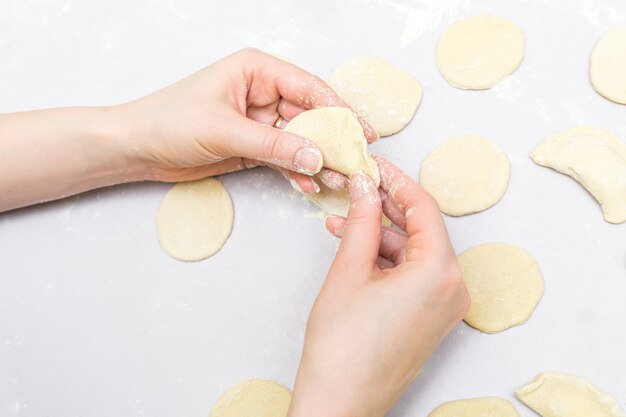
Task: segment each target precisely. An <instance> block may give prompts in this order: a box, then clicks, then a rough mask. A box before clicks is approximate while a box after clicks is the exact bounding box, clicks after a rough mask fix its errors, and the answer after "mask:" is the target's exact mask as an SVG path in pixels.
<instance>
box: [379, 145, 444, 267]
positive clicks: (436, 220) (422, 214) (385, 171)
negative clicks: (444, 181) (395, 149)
mask: <svg viewBox="0 0 626 417" xmlns="http://www.w3.org/2000/svg"><path fill="white" fill-rule="evenodd" d="M372 157H373V158H374V159H375V160H376V162H377V163H378V167H379V169H380V176H381V183H380V186H381V188H382V189H383V190H384V191H385V192H387V193H388V194H389V197H391V199H392V200H393V202H394V204H395V205H396V207H398V208H399V209H400V210H402V211H403V212H404V215H405V217H406V231H407V233H408V235H409V241H408V244H407V259H408V260H414V259H415V257H416V256H417V255H418V254H419V252H420V250H423V249H424V248H432V249H434V250H440V251H443V250H450V249H451V246H450V240H449V238H448V232H447V230H446V226H445V223H444V221H443V216H442V215H441V211H440V210H439V206H438V205H437V202H436V201H435V199H434V198H433V197H432V196H431V195H430V194H428V192H426V190H424V188H422V187H421V186H420V185H419V184H418V183H417V182H415V181H414V180H413V179H412V178H410V177H409V176H407V175H406V174H405V173H404V172H402V171H401V170H400V169H399V168H398V167H396V166H395V165H393V164H392V163H391V162H389V161H387V160H386V159H384V158H381V157H380V156H377V155H373V156H372Z"/></svg>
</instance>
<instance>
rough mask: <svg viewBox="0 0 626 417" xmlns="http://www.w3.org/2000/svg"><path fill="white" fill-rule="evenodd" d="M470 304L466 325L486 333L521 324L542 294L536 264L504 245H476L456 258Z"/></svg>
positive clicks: (522, 253)
mask: <svg viewBox="0 0 626 417" xmlns="http://www.w3.org/2000/svg"><path fill="white" fill-rule="evenodd" d="M458 259H459V264H460V265H461V272H462V274H463V281H464V282H465V285H466V286H467V290H468V291H469V294H470V298H471V300H472V305H471V307H470V311H469V312H468V313H467V315H466V316H465V319H464V320H465V322H466V323H467V324H469V325H470V326H472V327H475V328H477V329H478V330H481V331H483V332H486V333H497V332H500V331H502V330H505V329H508V328H509V327H512V326H515V325H518V324H521V323H524V322H525V321H526V320H527V319H528V317H530V315H531V313H532V312H533V310H534V309H535V306H536V305H537V303H538V302H539V300H540V299H541V295H542V294H543V278H542V276H541V271H540V270H539V266H538V265H537V262H535V260H534V259H533V258H532V256H530V255H529V254H528V253H527V252H525V251H523V250H522V249H520V248H518V247H517V246H513V245H509V244H506V243H486V244H483V245H479V246H475V247H473V248H471V249H469V250H467V251H465V252H464V253H462V254H461V255H460V256H459V258H458Z"/></svg>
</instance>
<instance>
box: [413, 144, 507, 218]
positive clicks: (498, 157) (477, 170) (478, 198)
mask: <svg viewBox="0 0 626 417" xmlns="http://www.w3.org/2000/svg"><path fill="white" fill-rule="evenodd" d="M509 174H510V164H509V159H508V158H507V156H506V154H505V153H504V151H503V150H502V148H500V146H498V145H497V144H496V143H495V142H493V141H491V140H489V139H487V138H483V137H480V136H457V137H454V138H452V139H448V140H447V141H446V142H444V143H443V144H441V145H439V146H438V147H437V148H435V150H433V151H432V152H431V153H430V154H429V155H428V156H427V157H426V159H424V162H422V168H421V170H420V183H421V184H422V186H424V188H425V189H426V191H428V192H429V193H430V194H432V196H433V197H435V199H436V200H437V203H439V207H440V208H441V211H443V212H444V213H446V214H448V215H450V216H463V215H465V214H470V213H476V212H478V211H482V210H485V209H488V208H489V207H491V206H493V205H494V204H496V203H497V202H498V201H500V199H501V198H502V196H503V195H504V192H505V191H506V187H507V184H508V183H509Z"/></svg>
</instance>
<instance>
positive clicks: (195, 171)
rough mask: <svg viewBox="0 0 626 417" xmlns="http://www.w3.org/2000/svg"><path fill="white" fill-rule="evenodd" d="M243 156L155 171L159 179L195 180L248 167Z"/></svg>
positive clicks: (170, 180)
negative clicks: (208, 163) (195, 165)
mask: <svg viewBox="0 0 626 417" xmlns="http://www.w3.org/2000/svg"><path fill="white" fill-rule="evenodd" d="M246 168H247V167H246V165H245V163H244V162H243V160H242V159H241V158H227V159H223V160H221V161H219V162H215V163H213V164H210V165H201V166H197V167H189V168H161V169H159V172H156V173H155V176H156V179H157V180H158V181H165V182H180V181H193V180H199V179H201V178H206V177H213V176H216V175H222V174H228V173H229V172H236V171H241V170H244V169H246Z"/></svg>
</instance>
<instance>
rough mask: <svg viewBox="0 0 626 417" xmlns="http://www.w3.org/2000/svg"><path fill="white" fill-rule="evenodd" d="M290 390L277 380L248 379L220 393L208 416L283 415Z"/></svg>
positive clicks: (282, 416)
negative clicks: (222, 393)
mask: <svg viewBox="0 0 626 417" xmlns="http://www.w3.org/2000/svg"><path fill="white" fill-rule="evenodd" d="M290 402H291V392H290V391H289V390H288V389H287V388H286V387H284V386H283V385H281V384H279V383H278V382H274V381H269V380H264V379H250V380H247V381H243V382H240V383H239V384H237V385H235V386H234V387H232V388H231V389H229V390H228V391H226V393H224V395H222V396H221V397H220V398H219V399H218V400H217V402H216V403H215V406H214V407H213V410H211V414H210V415H209V417H248V416H250V417H252V416H254V417H285V416H286V415H287V411H288V410H289V403H290Z"/></svg>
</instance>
